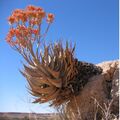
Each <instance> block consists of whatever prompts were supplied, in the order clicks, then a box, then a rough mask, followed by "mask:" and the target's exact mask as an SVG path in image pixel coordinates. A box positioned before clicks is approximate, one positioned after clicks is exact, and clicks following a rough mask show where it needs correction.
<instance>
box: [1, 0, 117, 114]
mask: <svg viewBox="0 0 120 120" xmlns="http://www.w3.org/2000/svg"><path fill="white" fill-rule="evenodd" d="M29 4H32V5H36V6H41V7H42V8H44V9H45V11H46V12H52V13H54V14H55V21H54V23H53V25H52V26H51V28H50V31H49V33H48V37H47V38H48V41H49V40H52V41H56V40H59V39H63V40H64V41H65V40H69V41H71V42H72V43H76V53H75V55H76V57H77V58H78V59H79V60H83V61H87V62H92V63H95V64H96V63H100V62H102V61H107V60H114V59H118V0H9V1H8V0H0V6H1V7H0V12H1V15H0V56H1V57H0V67H1V69H0V112H51V111H53V109H51V108H49V107H48V104H43V105H39V104H31V103H30V102H31V101H32V97H31V96H30V95H29V94H28V92H27V88H26V85H27V82H26V80H25V78H24V77H23V76H22V75H21V74H20V73H19V71H18V70H19V69H22V64H21V60H23V59H22V57H21V56H20V55H19V54H18V53H17V52H15V51H13V50H12V49H11V48H10V47H9V45H8V44H7V43H6V42H5V37H6V34H7V32H8V29H9V25H8V23H7V17H8V16H9V15H10V14H11V12H12V10H14V9H16V8H22V9H23V8H25V7H26V6H27V5H29Z"/></svg>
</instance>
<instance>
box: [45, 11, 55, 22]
mask: <svg viewBox="0 0 120 120" xmlns="http://www.w3.org/2000/svg"><path fill="white" fill-rule="evenodd" d="M53 20H54V15H53V14H52V13H49V14H48V16H47V22H48V23H52V22H53Z"/></svg>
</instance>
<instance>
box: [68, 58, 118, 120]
mask: <svg viewBox="0 0 120 120" xmlns="http://www.w3.org/2000/svg"><path fill="white" fill-rule="evenodd" d="M118 64H119V61H118V60H116V61H107V62H103V63H100V64H97V65H98V66H100V67H102V68H103V73H102V74H101V75H98V76H94V77H92V78H90V79H89V82H88V83H87V85H86V86H85V87H84V88H83V90H82V91H81V92H80V94H79V95H78V96H75V97H74V98H73V99H71V101H70V102H69V103H68V104H67V107H66V110H67V114H68V115H69V117H70V118H73V116H76V118H74V119H76V120H77V119H79V120H80V117H81V120H94V119H95V118H96V120H101V119H102V118H103V120H106V118H108V119H107V120H112V119H113V117H114V116H117V117H118V114H119V108H118V107H119V93H118V88H119V68H118ZM113 114H114V116H113Z"/></svg>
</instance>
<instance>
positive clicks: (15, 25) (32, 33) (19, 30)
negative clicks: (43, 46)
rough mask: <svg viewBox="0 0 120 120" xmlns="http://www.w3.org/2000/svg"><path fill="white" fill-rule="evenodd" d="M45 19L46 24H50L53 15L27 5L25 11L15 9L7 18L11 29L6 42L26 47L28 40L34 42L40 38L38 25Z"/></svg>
mask: <svg viewBox="0 0 120 120" xmlns="http://www.w3.org/2000/svg"><path fill="white" fill-rule="evenodd" d="M44 18H46V19H47V22H48V23H52V22H53V20H54V15H53V14H51V13H49V14H48V15H47V16H46V12H45V11H44V10H43V9H42V8H41V7H36V6H32V5H29V6H27V7H26V8H25V9H23V10H22V9H16V10H14V11H13V12H12V15H11V16H10V17H9V18H8V21H9V24H10V25H11V28H10V30H9V32H8V35H7V38H6V40H7V42H8V43H9V44H10V45H12V46H15V45H19V46H22V47H26V45H27V42H28V41H29V40H35V39H36V38H37V36H40V30H41V28H40V25H41V23H42V20H43V19H44Z"/></svg>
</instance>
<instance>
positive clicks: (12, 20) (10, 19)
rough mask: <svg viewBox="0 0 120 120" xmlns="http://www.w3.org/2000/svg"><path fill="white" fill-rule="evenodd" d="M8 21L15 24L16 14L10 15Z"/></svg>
mask: <svg viewBox="0 0 120 120" xmlns="http://www.w3.org/2000/svg"><path fill="white" fill-rule="evenodd" d="M8 21H9V23H10V24H13V23H14V22H15V18H14V16H10V17H9V18H8Z"/></svg>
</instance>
